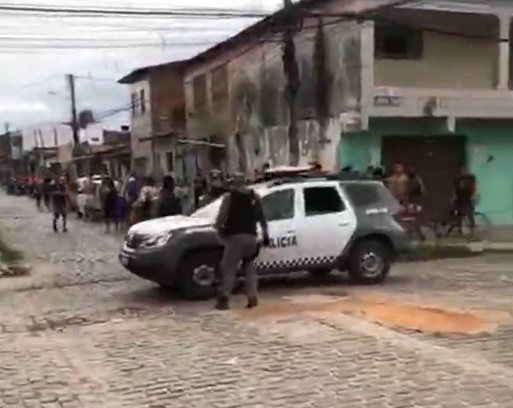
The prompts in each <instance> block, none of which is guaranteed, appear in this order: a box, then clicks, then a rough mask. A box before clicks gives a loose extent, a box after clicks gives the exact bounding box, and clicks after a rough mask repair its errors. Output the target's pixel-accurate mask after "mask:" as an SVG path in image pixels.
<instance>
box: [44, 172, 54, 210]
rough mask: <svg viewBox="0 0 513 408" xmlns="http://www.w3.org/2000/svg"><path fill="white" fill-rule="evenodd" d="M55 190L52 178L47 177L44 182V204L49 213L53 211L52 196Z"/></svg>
mask: <svg viewBox="0 0 513 408" xmlns="http://www.w3.org/2000/svg"><path fill="white" fill-rule="evenodd" d="M52 189H53V181H52V179H51V177H45V178H44V180H43V188H42V190H43V203H44V205H45V207H46V209H47V210H48V211H51V210H52V208H51V204H52V203H51V196H52Z"/></svg>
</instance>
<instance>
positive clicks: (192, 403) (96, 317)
mask: <svg viewBox="0 0 513 408" xmlns="http://www.w3.org/2000/svg"><path fill="white" fill-rule="evenodd" d="M72 218H73V217H72ZM0 227H1V228H0V233H1V236H2V238H3V239H4V240H5V241H6V242H8V243H9V244H13V245H15V246H16V247H18V248H19V249H21V250H23V251H24V253H25V256H26V259H27V262H28V263H30V264H31V265H32V271H31V274H30V276H27V277H18V278H2V279H0V315H1V319H0V407H2V408H3V407H6V408H7V407H20V408H21V407H25V408H36V407H37V408H41V407H45V408H78V407H82V408H100V407H101V408H110V407H116V408H122V407H133V408H141V407H153V408H157V407H160V408H164V407H173V408H174V407H176V408H180V407H184V408H191V407H195V408H202V407H205V408H206V407H209V408H212V407H213V408H231V407H232V408H236V407H245V408H246V407H247V408H256V407H269V408H271V407H295V408H303V407H310V408H333V407H339V408H349V407H358V408H362V407H365V408H383V407H393V408H415V407H432V408H459V407H472V408H478V407H501V408H504V407H510V406H513V405H512V402H511V400H512V399H513V383H512V382H511V378H512V376H513V323H511V319H510V318H509V314H510V313H513V298H512V296H511V293H512V292H513V268H512V267H511V265H512V261H513V257H510V256H506V255H494V256H493V257H492V256H484V257H480V258H473V259H463V260H446V261H434V262H425V263H418V264H414V263H411V264H399V265H396V266H395V267H394V269H393V271H392V275H391V276H390V279H389V280H388V281H387V282H386V283H385V284H384V285H382V286H376V287H369V288H362V287H355V286H351V285H349V284H347V283H346V282H345V280H344V279H343V278H341V277H338V276H335V277H333V278H332V279H329V280H326V281H324V282H322V283H321V282H314V281H311V280H309V279H308V278H304V277H298V279H294V280H291V279H287V280H283V279H282V280H280V281H277V282H269V283H265V284H263V285H262V288H261V289H262V302H261V303H262V305H261V307H260V308H259V309H256V310H255V311H254V312H253V311H251V312H248V311H244V310H242V305H243V302H244V301H243V299H239V298H237V299H236V302H235V305H234V310H233V311H230V312H226V313H222V312H214V311H212V304H211V303H209V302H199V303H187V302H181V301H177V300H176V299H174V298H173V296H172V295H171V294H170V293H167V292H165V291H163V290H162V289H160V288H157V287H155V285H153V284H151V283H148V282H145V281H143V280H141V279H139V278H137V277H134V276H131V275H130V274H129V273H128V272H126V271H124V270H123V268H122V267H121V266H120V265H119V263H118V260H117V253H118V250H119V247H120V245H121V237H120V236H116V235H113V234H106V233H105V232H104V231H103V229H102V227H101V226H99V225H90V224H84V223H82V222H79V221H76V220H74V219H72V220H71V221H70V223H69V228H70V232H69V233H68V234H66V235H64V234H55V233H53V231H52V230H51V219H50V214H48V213H39V212H37V211H36V209H35V205H34V203H33V202H32V201H30V200H28V199H27V198H23V197H9V196H6V195H5V194H3V193H0ZM358 300H360V301H362V302H364V303H365V302H367V303H366V304H367V305H368V304H370V303H371V302H374V303H372V304H376V303H379V302H381V303H383V304H388V303H390V302H392V301H393V302H395V303H396V304H397V303H403V304H409V305H417V306H422V307H432V308H434V307H436V308H439V309H440V310H442V309H444V310H461V309H463V308H464V309H468V310H472V311H475V313H476V316H483V319H485V320H487V322H488V323H493V325H491V326H490V328H489V330H486V331H482V332H479V333H472V334H465V333H463V334H462V333H459V334H458V333H457V334H450V335H442V334H440V333H429V332H426V331H419V330H412V329H411V328H408V327H395V326H393V325H390V324H383V323H380V322H378V321H377V320H379V319H378V318H377V317H376V318H371V317H369V316H370V315H369V316H367V317H366V316H365V315H361V314H358V313H350V312H348V310H349V309H350V306H351V304H350V301H351V302H353V303H354V302H357V301H358ZM342 302H346V303H344V304H343V303H342ZM344 308H345V309H344ZM342 309H344V310H343V311H342ZM378 317H379V316H378ZM424 323H425V322H424ZM428 323H429V322H428ZM492 326H493V327H492ZM434 331H436V330H434Z"/></svg>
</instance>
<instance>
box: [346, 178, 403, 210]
mask: <svg viewBox="0 0 513 408" xmlns="http://www.w3.org/2000/svg"><path fill="white" fill-rule="evenodd" d="M342 187H343V188H344V190H345V191H346V193H347V195H348V196H349V199H350V200H351V203H352V204H353V205H354V206H355V207H356V208H365V209H368V208H373V207H386V208H387V209H388V210H389V211H391V212H395V211H397V210H398V209H399V203H398V202H397V200H396V199H395V198H394V196H393V195H392V194H391V193H390V191H388V189H387V188H386V187H385V186H384V185H382V184H379V183H345V184H343V185H342Z"/></svg>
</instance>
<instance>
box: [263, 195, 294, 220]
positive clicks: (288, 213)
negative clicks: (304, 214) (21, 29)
mask: <svg viewBox="0 0 513 408" xmlns="http://www.w3.org/2000/svg"><path fill="white" fill-rule="evenodd" d="M262 208H263V210H264V215H265V219H266V220H267V222H269V221H279V220H289V219H292V218H294V190H293V189H287V190H280V191H276V192H274V193H271V194H268V195H266V196H265V197H263V198H262Z"/></svg>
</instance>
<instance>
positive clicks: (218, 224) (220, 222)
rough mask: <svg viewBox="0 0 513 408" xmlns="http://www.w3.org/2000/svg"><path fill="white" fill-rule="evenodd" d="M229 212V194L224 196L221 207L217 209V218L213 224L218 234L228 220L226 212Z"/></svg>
mask: <svg viewBox="0 0 513 408" xmlns="http://www.w3.org/2000/svg"><path fill="white" fill-rule="evenodd" d="M229 210H230V194H225V195H224V197H223V199H222V201H221V207H220V208H219V212H218V213H217V218H216V221H215V223H214V228H215V229H216V230H217V232H220V231H221V230H222V228H223V226H224V224H225V222H226V220H227V218H228V211H229Z"/></svg>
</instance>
